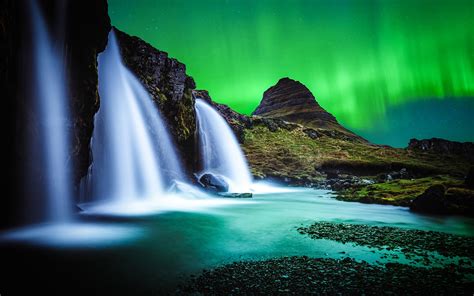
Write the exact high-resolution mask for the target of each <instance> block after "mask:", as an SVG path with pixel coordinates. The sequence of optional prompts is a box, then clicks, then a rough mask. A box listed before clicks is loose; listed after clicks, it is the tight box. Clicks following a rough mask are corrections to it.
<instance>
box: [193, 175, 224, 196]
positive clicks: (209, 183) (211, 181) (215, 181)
mask: <svg viewBox="0 0 474 296" xmlns="http://www.w3.org/2000/svg"><path fill="white" fill-rule="evenodd" d="M199 184H200V185H201V186H202V187H203V188H204V189H206V190H209V191H212V192H227V191H229V184H227V182H226V181H225V180H224V179H223V178H221V177H220V176H218V175H214V174H209V173H208V174H204V175H202V176H201V177H200V178H199Z"/></svg>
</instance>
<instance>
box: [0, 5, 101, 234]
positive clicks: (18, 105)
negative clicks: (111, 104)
mask: <svg viewBox="0 0 474 296" xmlns="http://www.w3.org/2000/svg"><path fill="white" fill-rule="evenodd" d="M37 3H38V6H39V7H40V8H41V10H42V13H43V15H44V18H45V22H46V24H47V26H48V31H49V32H50V34H51V36H52V39H53V40H55V41H56V42H57V43H58V44H60V45H61V46H62V47H63V51H64V57H65V64H66V66H67V69H66V74H67V81H68V84H69V85H68V92H69V93H68V98H69V100H70V101H69V104H70V105H71V110H72V111H73V113H72V114H71V115H72V118H71V126H70V132H71V135H72V145H71V151H70V154H71V161H72V162H73V163H74V165H75V168H76V169H75V171H74V181H75V183H76V184H77V182H78V181H79V178H80V177H81V176H83V175H84V174H85V173H86V172H87V168H88V166H89V163H90V159H89V142H90V138H91V135H92V130H93V117H94V114H95V112H96V111H97V109H98V107H99V95H98V90H97V86H98V81H97V54H98V53H99V52H101V51H102V50H103V49H104V48H105V46H106V44H107V34H108V32H109V30H110V19H109V16H108V13H107V10H108V8H107V7H108V6H107V1H106V0H84V1H60V0H38V1H37ZM29 11H30V10H29V1H26V0H25V1H23V0H8V1H6V2H5V5H3V3H2V7H1V14H0V17H1V19H0V23H1V26H0V27H1V33H2V35H1V39H2V42H1V58H0V60H1V66H2V67H1V69H2V70H1V76H0V80H1V84H2V86H5V88H3V89H5V90H6V91H5V92H4V95H3V96H2V98H3V99H4V102H5V104H6V106H8V110H9V112H8V125H7V126H6V130H5V132H4V135H5V136H6V141H5V142H6V143H7V145H6V146H7V147H6V149H7V151H8V152H7V153H5V155H7V161H5V163H7V167H8V171H9V176H8V181H7V186H6V188H7V192H8V194H7V197H6V198H5V199H4V200H3V203H2V205H0V208H1V211H2V213H0V216H1V219H2V221H0V226H1V225H9V224H12V222H13V221H16V220H17V219H16V218H17V217H18V215H20V213H19V212H20V211H19V209H21V208H22V205H21V200H22V195H23V194H24V191H25V186H27V184H25V183H24V182H25V178H26V173H27V172H26V170H25V167H24V166H25V165H26V166H28V165H29V164H28V162H29V161H28V159H27V155H26V153H25V148H26V147H27V146H28V144H29V141H28V139H29V138H30V137H31V136H32V135H35V134H36V133H37V130H36V121H35V117H34V114H33V113H32V107H31V106H32V103H31V102H30V97H31V95H32V94H33V93H32V89H30V88H31V87H30V85H31V82H30V79H31V76H30V75H31V60H30V59H31V56H32V45H31V39H32V37H31V36H32V35H31V34H32V32H31V26H32V24H31V16H30V13H29ZM30 148H31V147H30ZM34 169H35V171H34V172H33V173H32V175H34V176H36V177H37V178H41V174H42V170H41V168H34Z"/></svg>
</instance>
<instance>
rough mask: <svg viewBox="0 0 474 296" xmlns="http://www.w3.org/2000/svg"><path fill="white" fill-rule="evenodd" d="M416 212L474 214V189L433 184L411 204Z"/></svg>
mask: <svg viewBox="0 0 474 296" xmlns="http://www.w3.org/2000/svg"><path fill="white" fill-rule="evenodd" d="M410 209H411V210H412V211H415V212H422V213H431V214H452V215H467V216H474V190H470V189H466V188H461V187H453V188H449V189H448V190H446V188H445V187H444V186H443V185H440V184H438V185H433V186H431V187H429V188H428V189H426V191H425V192H423V193H422V194H421V195H419V196H418V197H416V198H415V199H414V200H413V202H412V203H411V205H410Z"/></svg>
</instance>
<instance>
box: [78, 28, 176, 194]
mask: <svg viewBox="0 0 474 296" xmlns="http://www.w3.org/2000/svg"><path fill="white" fill-rule="evenodd" d="M98 62H99V94H100V109H99V111H98V112H97V114H96V115H95V118H94V132H93V136H92V140H91V150H92V164H91V166H90V168H89V173H88V175H87V176H86V177H85V179H84V180H83V182H82V185H81V187H82V189H81V190H82V191H83V192H82V195H83V196H84V195H86V196H87V199H88V200H89V201H90V200H94V201H96V200H104V199H106V200H113V201H133V200H140V199H149V198H158V197H159V196H161V195H163V194H164V192H165V191H166V189H167V188H168V187H169V186H171V185H172V183H173V181H182V180H184V175H183V173H182V170H181V166H180V163H179V160H178V158H177V156H176V151H175V150H174V146H173V145H172V141H171V139H170V136H169V135H168V131H167V128H166V125H165V124H164V122H163V120H162V119H161V115H160V113H159V110H158V109H157V107H156V106H155V104H154V102H153V101H152V98H151V97H150V95H149V94H148V92H147V91H146V90H145V88H144V87H143V86H142V85H141V83H140V82H139V81H138V79H137V78H136V77H135V76H134V75H133V74H132V72H130V71H129V70H128V69H127V68H126V67H125V66H124V65H123V63H122V60H121V56H120V49H119V47H118V44H117V40H116V36H115V33H114V32H113V31H111V32H110V33H109V42H108V45H107V48H106V50H105V51H104V52H103V53H101V54H100V55H99V57H98Z"/></svg>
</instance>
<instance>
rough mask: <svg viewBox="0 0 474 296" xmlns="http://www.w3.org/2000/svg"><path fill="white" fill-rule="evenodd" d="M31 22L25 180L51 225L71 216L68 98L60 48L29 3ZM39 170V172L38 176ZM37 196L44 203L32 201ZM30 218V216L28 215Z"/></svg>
mask: <svg viewBox="0 0 474 296" xmlns="http://www.w3.org/2000/svg"><path fill="white" fill-rule="evenodd" d="M29 5H30V10H31V20H32V30H31V31H32V35H33V39H32V50H33V55H32V69H33V71H32V78H33V79H32V81H31V86H32V91H31V98H32V107H33V108H32V110H33V112H32V113H33V114H32V115H33V118H35V123H36V124H37V125H36V126H35V129H36V133H35V134H34V136H32V138H31V139H29V141H30V145H29V148H28V149H30V150H29V156H28V157H29V159H30V160H31V163H30V164H29V165H30V166H31V168H33V170H34V171H31V172H30V177H29V179H30V180H29V181H30V183H31V184H32V187H33V188H30V189H28V190H30V192H31V193H33V194H32V195H31V197H30V199H31V203H30V205H29V207H30V208H31V207H35V208H36V211H37V209H38V208H41V207H42V206H44V203H46V208H47V210H46V213H43V214H40V216H41V218H42V219H43V218H46V220H47V221H51V222H65V221H68V220H70V219H71V214H72V205H71V204H72V187H71V183H72V181H71V167H70V166H71V164H70V160H69V151H70V135H69V130H68V129H69V128H70V126H71V124H70V114H69V103H68V101H69V98H68V96H67V91H66V79H65V76H66V73H65V65H64V61H63V58H62V45H59V46H55V44H54V43H53V40H52V38H51V36H50V34H49V32H48V29H47V26H46V23H45V20H44V18H43V16H42V14H41V11H40V7H39V5H38V4H37V3H36V1H33V0H32V1H29ZM38 170H39V173H38ZM37 194H39V196H41V197H45V200H41V201H39V202H40V203H41V205H39V204H37V202H38V201H36V204H35V201H34V199H35V198H36V197H37V196H36V195H37ZM30 215H31V213H30Z"/></svg>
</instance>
